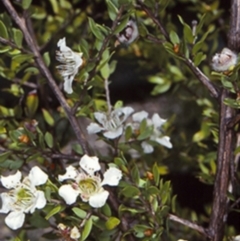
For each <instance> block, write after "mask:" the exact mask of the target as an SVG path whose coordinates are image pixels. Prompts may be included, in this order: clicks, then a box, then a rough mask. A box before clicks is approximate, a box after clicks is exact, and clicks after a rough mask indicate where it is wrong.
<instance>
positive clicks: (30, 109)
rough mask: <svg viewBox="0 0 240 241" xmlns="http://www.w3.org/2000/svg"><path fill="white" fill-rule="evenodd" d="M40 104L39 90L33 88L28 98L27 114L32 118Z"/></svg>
mask: <svg viewBox="0 0 240 241" xmlns="http://www.w3.org/2000/svg"><path fill="white" fill-rule="evenodd" d="M38 104H39V99H38V95H37V91H36V90H33V91H31V92H29V93H28V95H27V98H26V108H25V113H26V115H27V116H29V117H30V118H31V117H33V116H34V114H35V113H36V111H37V108H38Z"/></svg>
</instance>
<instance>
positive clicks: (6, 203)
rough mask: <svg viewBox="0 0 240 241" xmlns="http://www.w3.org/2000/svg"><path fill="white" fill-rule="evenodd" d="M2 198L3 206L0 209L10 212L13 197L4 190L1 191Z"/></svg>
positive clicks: (1, 211) (3, 211)
mask: <svg viewBox="0 0 240 241" xmlns="http://www.w3.org/2000/svg"><path fill="white" fill-rule="evenodd" d="M1 199H2V208H1V209H0V213H8V212H9V211H10V210H11V205H12V202H13V201H12V199H11V197H10V196H9V195H8V193H6V192H3V193H1Z"/></svg>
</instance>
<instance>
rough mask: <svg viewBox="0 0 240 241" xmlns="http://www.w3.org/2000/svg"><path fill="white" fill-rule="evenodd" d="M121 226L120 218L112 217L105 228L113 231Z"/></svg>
mask: <svg viewBox="0 0 240 241" xmlns="http://www.w3.org/2000/svg"><path fill="white" fill-rule="evenodd" d="M119 224H120V220H119V219H118V218H116V217H110V218H109V219H108V220H107V222H106V223H105V226H106V228H107V229H108V230H112V229H114V228H116V227H117V226H118V225H119Z"/></svg>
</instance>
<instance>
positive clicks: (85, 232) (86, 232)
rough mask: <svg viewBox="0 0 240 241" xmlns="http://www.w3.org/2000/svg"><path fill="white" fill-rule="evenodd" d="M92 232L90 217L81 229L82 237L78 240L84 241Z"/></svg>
mask: <svg viewBox="0 0 240 241" xmlns="http://www.w3.org/2000/svg"><path fill="white" fill-rule="evenodd" d="M91 230H92V217H90V218H89V219H88V220H87V221H86V223H85V225H84V228H83V231H82V236H81V238H80V241H84V240H86V238H87V237H88V235H89V234H90V232H91Z"/></svg>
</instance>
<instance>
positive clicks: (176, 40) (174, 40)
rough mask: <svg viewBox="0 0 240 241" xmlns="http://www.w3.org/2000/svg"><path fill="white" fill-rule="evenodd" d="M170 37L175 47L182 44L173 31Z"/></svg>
mask: <svg viewBox="0 0 240 241" xmlns="http://www.w3.org/2000/svg"><path fill="white" fill-rule="evenodd" d="M169 37H170V40H171V42H172V43H173V45H175V44H179V43H180V40H179V37H178V35H177V33H176V32H174V31H172V30H171V31H170V34H169Z"/></svg>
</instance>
